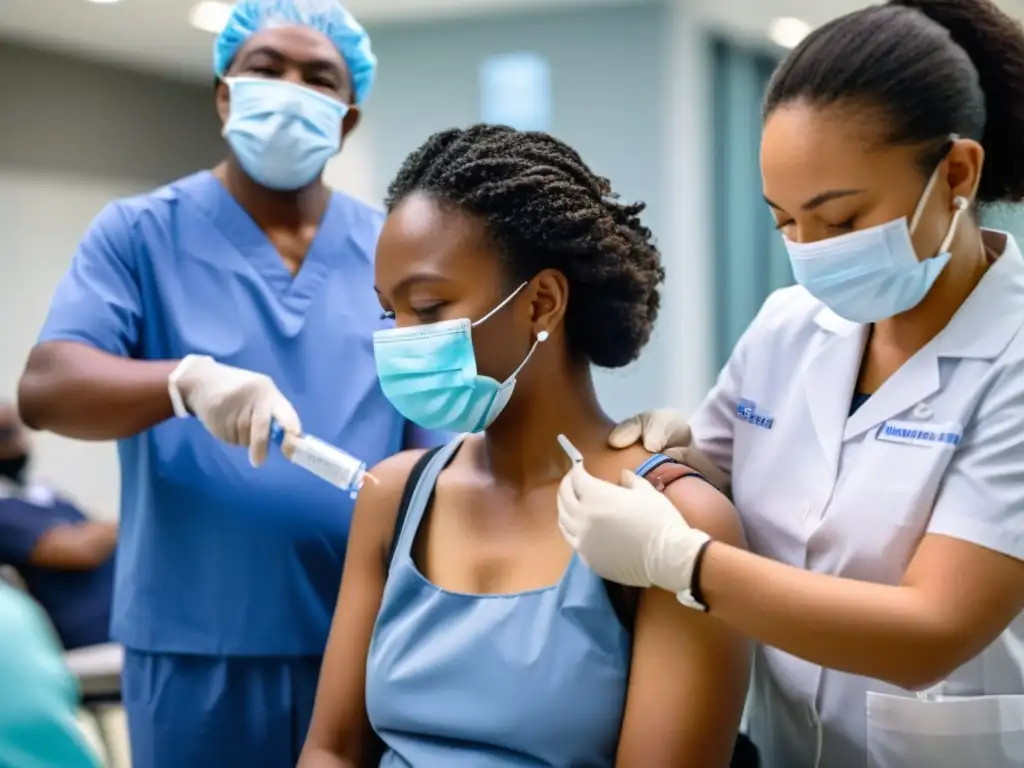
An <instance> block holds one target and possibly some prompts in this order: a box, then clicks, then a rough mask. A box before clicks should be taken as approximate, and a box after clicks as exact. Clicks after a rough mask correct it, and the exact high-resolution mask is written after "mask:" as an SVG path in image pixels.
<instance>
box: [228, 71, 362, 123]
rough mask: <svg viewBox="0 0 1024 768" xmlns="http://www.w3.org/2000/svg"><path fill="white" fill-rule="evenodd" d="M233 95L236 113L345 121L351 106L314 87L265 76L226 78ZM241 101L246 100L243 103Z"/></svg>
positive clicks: (317, 120) (232, 102) (232, 99)
mask: <svg viewBox="0 0 1024 768" xmlns="http://www.w3.org/2000/svg"><path fill="white" fill-rule="evenodd" d="M223 81H224V83H225V84H226V85H227V86H228V92H229V94H230V95H231V106H232V112H233V113H237V111H238V109H239V108H240V109H242V110H244V111H260V112H266V113H271V112H273V113H277V114H279V115H283V116H289V117H300V118H304V119H307V120H312V121H313V122H314V123H320V122H321V121H323V120H328V121H330V122H331V123H333V122H334V121H335V120H339V121H340V120H344V119H345V116H346V115H347V114H348V111H349V108H348V105H347V104H345V103H343V102H341V101H338V100H337V99H332V98H331V97H330V96H327V95H326V94H323V93H318V92H317V91H315V90H313V89H312V88H307V87H306V86H304V85H299V84H298V83H291V82H288V81H286V80H275V79H270V78H264V77H240V76H238V77H225V78H223ZM239 102H242V104H240V103H239Z"/></svg>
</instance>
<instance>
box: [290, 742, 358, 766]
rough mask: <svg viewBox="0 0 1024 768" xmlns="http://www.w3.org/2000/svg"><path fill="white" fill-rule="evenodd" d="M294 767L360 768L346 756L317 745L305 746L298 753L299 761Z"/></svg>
mask: <svg viewBox="0 0 1024 768" xmlns="http://www.w3.org/2000/svg"><path fill="white" fill-rule="evenodd" d="M296 768H360V766H359V765H357V764H356V763H353V762H352V761H351V760H349V759H348V758H345V757H339V756H338V755H336V754H334V753H333V752H330V751H329V750H326V749H321V748H319V747H312V748H310V747H307V748H306V749H303V750H302V754H301V755H299V763H298V765H297V766H296Z"/></svg>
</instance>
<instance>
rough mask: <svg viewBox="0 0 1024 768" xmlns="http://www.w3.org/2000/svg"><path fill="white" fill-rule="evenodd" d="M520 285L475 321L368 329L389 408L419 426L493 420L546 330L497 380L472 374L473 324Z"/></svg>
mask: <svg viewBox="0 0 1024 768" xmlns="http://www.w3.org/2000/svg"><path fill="white" fill-rule="evenodd" d="M525 286H526V283H523V284H522V285H520V286H519V287H518V288H516V289H515V291H513V292H512V294H511V295H510V296H509V297H508V298H507V299H505V300H504V301H503V302H501V304H499V305H498V306H496V307H495V308H494V309H492V310H491V311H490V312H488V313H487V314H486V315H484V316H483V317H482V318H480V319H479V320H477V321H476V322H475V323H473V322H470V320H469V318H461V319H459V320H445V321H443V322H440V323H430V324H429V325H413V326H410V327H408V328H389V329H387V330H384V331H377V332H376V333H374V334H373V354H374V357H375V358H376V360H377V376H378V377H379V378H380V386H381V389H383V390H384V395H385V397H387V399H388V400H389V401H391V404H392V405H393V406H395V410H397V411H398V412H399V413H400V414H402V416H404V417H405V418H407V419H409V421H411V422H414V423H415V424H418V425H419V426H421V427H424V428H425V429H437V430H441V431H444V432H456V433H464V432H482V431H483V430H485V429H487V427H489V426H490V425H491V424H492V423H494V420H495V419H496V418H498V414H500V413H501V412H502V410H504V408H505V406H506V405H508V401H509V399H511V397H512V390H514V389H515V386H516V376H517V375H518V374H519V372H520V371H521V370H523V366H525V365H526V363H527V362H528V361H529V359H530V357H531V356H532V355H533V352H534V350H535V349H537V345H538V344H540V343H541V342H543V341H546V340H547V338H548V332H547V331H541V332H540V333H538V334H537V339H536V341H534V343H533V346H532V347H530V351H529V352H528V353H527V354H526V358H525V359H524V360H523V362H522V363H520V364H519V367H518V368H516V369H515V370H514V371H513V372H512V375H510V376H509V377H508V378H507V379H505V381H503V382H498V381H496V380H495V379H492V378H491V377H490V376H481V375H479V374H478V373H477V369H476V355H475V354H474V352H473V328H475V327H477V326H478V325H480V324H481V323H484V322H486V321H487V320H488V319H490V318H491V317H493V316H494V314H495V313H497V312H499V311H500V310H501V309H502V308H504V307H505V306H506V305H507V304H508V303H509V302H510V301H512V299H514V298H515V297H516V295H517V294H518V293H519V292H520V291H522V290H523V288H524V287H525Z"/></svg>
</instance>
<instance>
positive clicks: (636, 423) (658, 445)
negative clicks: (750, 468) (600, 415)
mask: <svg viewBox="0 0 1024 768" xmlns="http://www.w3.org/2000/svg"><path fill="white" fill-rule="evenodd" d="M641 441H642V442H643V446H644V449H645V450H648V451H650V452H651V453H664V454H665V455H666V456H671V457H672V458H673V459H675V460H676V461H679V462H681V463H683V464H685V465H686V466H688V467H690V468H691V469H695V470H697V471H698V472H700V473H701V474H702V475H704V477H706V478H707V479H708V481H709V482H710V483H711V484H712V485H714V486H715V487H716V488H717V489H718V490H720V491H721V492H722V493H724V494H726V495H728V494H729V475H727V474H726V473H725V472H723V471H722V470H721V469H719V468H718V466H717V465H716V464H715V462H713V461H712V460H711V458H710V457H709V456H708V455H707V454H706V453H704V452H703V451H702V450H701V449H700V448H698V447H697V446H695V445H693V434H692V433H691V432H690V425H689V424H688V423H687V421H686V417H685V416H683V414H682V413H680V412H679V411H672V410H669V409H666V408H663V409H660V410H656V411H646V412H644V413H641V414H638V415H637V416H632V417H630V418H628V419H626V420H625V421H623V422H620V423H619V424H618V425H616V427H615V429H613V430H612V433H611V434H610V435H609V436H608V445H610V446H611V447H612V448H629V447H630V446H631V445H635V444H636V443H638V442H641Z"/></svg>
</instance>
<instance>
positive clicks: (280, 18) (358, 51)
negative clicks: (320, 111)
mask: <svg viewBox="0 0 1024 768" xmlns="http://www.w3.org/2000/svg"><path fill="white" fill-rule="evenodd" d="M296 25H298V26H303V27H309V28H310V29H315V30H316V31H317V32H320V33H322V34H324V35H325V36H326V37H327V38H329V39H330V41H331V42H332V43H334V44H335V46H337V48H338V50H339V51H340V52H341V55H342V56H343V57H344V59H345V63H346V64H347V65H348V69H349V73H350V74H351V76H352V87H353V89H354V90H355V100H356V104H360V103H362V102H363V100H364V99H365V98H366V96H367V95H368V94H369V93H370V88H372V87H373V79H374V76H375V75H376V74H377V57H376V56H374V55H373V51H372V50H371V48H370V36H369V35H368V34H366V30H365V29H363V27H362V26H361V25H360V24H359V22H358V21H356V20H355V18H353V16H352V14H351V13H349V12H348V11H347V10H345V8H343V7H342V6H341V4H340V3H339V2H337V0H241V2H239V3H238V4H237V5H236V6H235V8H234V10H233V11H232V12H231V18H229V19H228V23H227V25H226V26H225V27H224V30H223V31H222V32H221V33H220V34H219V35H218V36H217V41H216V42H215V43H214V46H213V71H214V72H215V73H216V74H217V75H218V76H219V77H220V76H223V75H224V73H225V72H227V69H228V66H229V65H230V64H231V61H232V59H234V58H235V56H236V55H237V54H238V51H239V50H240V49H241V47H242V46H243V45H244V44H245V42H246V40H248V39H249V38H250V37H252V36H253V35H254V34H256V33H257V32H259V31H261V30H264V29H269V28H272V27H283V26H296Z"/></svg>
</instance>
